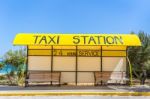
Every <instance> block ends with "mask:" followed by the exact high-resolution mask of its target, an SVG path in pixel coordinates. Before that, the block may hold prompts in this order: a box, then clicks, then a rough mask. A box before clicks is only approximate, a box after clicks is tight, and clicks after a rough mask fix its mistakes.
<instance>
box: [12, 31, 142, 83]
mask: <svg viewBox="0 0 150 99" xmlns="http://www.w3.org/2000/svg"><path fill="white" fill-rule="evenodd" d="M13 44H14V45H20V46H27V71H43V73H44V72H61V77H60V83H61V84H74V85H80V84H94V83H96V79H100V83H102V82H103V80H104V79H105V78H107V77H106V76H107V75H108V74H107V73H106V72H109V79H107V80H108V81H107V83H116V79H119V77H120V76H122V78H124V77H127V78H129V80H130V81H131V80H132V74H131V73H132V70H131V69H132V67H131V65H128V64H129V61H128V58H127V56H128V55H127V48H128V47H129V46H141V42H140V40H139V38H138V36H137V35H135V34H23V33H20V34H17V35H16V37H15V39H14V41H13ZM127 69H129V70H128V71H130V72H129V73H127V72H126V71H127ZM123 72H125V74H129V75H128V76H127V75H122V73H123ZM96 73H99V74H97V75H99V76H97V75H96ZM101 73H104V74H103V75H102V74H101ZM102 76H104V79H101V78H102ZM123 76H124V77H123ZM96 77H99V78H96ZM47 79H48V78H47ZM121 83H126V82H121Z"/></svg>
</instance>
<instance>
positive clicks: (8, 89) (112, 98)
mask: <svg viewBox="0 0 150 99" xmlns="http://www.w3.org/2000/svg"><path fill="white" fill-rule="evenodd" d="M22 92H26V93H35V92H43V93H46V92H56V93H59V92H60V93H61V92H83V93H84V92H89V93H92V92H93V93H96V92H106V93H107V92H113V93H120V92H127V93H128V92H150V86H133V87H129V86H112V85H111V86H96V87H94V86H61V87H57V86H30V87H26V88H23V87H18V86H0V94H3V93H6V94H8V93H22ZM77 98H78V99H150V96H117V95H106V96H103V95H95V96H94V95H88V96H86V95H83V94H81V95H68V96H66V95H64V96H56V95H52V96H49V95H42V96H30V95H29V96H26V95H23V96H7V95H1V96H0V99H77Z"/></svg>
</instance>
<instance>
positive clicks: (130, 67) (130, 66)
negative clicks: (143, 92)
mask: <svg viewBox="0 0 150 99" xmlns="http://www.w3.org/2000/svg"><path fill="white" fill-rule="evenodd" d="M127 60H128V62H129V69H130V86H132V85H133V83H132V65H131V63H130V60H129V58H128V57H127Z"/></svg>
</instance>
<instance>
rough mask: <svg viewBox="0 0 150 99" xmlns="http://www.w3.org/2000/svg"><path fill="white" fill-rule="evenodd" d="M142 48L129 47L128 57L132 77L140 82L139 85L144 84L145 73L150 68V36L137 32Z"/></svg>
mask: <svg viewBox="0 0 150 99" xmlns="http://www.w3.org/2000/svg"><path fill="white" fill-rule="evenodd" d="M138 36H139V38H140V40H141V43H142V46H141V47H129V49H128V55H129V56H128V57H129V59H130V61H131V64H132V66H133V73H134V75H135V76H136V77H137V78H138V79H139V80H140V82H141V84H144V83H145V80H146V74H148V73H146V72H148V68H149V66H150V62H149V61H150V35H148V34H146V33H144V32H139V34H138Z"/></svg>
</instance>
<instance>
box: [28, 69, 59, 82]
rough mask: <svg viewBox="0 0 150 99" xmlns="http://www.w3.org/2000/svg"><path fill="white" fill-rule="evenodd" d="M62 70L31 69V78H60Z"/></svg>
mask: <svg viewBox="0 0 150 99" xmlns="http://www.w3.org/2000/svg"><path fill="white" fill-rule="evenodd" d="M60 74H61V73H60V72H50V71H29V74H28V76H29V79H55V80H59V78H60Z"/></svg>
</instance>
